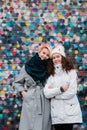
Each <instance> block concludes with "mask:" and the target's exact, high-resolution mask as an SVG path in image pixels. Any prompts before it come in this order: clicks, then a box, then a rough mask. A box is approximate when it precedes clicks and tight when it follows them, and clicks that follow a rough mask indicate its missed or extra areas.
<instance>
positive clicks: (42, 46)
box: [39, 43, 52, 55]
mask: <svg viewBox="0 0 87 130" xmlns="http://www.w3.org/2000/svg"><path fill="white" fill-rule="evenodd" d="M44 48H47V49H48V50H49V52H50V55H51V52H52V48H51V46H49V45H48V44H46V43H44V44H42V45H41V46H40V48H39V52H40V51H41V50H43V49H44Z"/></svg>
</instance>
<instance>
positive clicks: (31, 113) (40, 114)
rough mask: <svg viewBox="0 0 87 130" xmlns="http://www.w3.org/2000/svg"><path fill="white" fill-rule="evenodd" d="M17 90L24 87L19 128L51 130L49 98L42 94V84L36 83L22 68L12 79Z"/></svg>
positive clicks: (21, 129) (23, 129)
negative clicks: (25, 92) (24, 92)
mask: <svg viewBox="0 0 87 130" xmlns="http://www.w3.org/2000/svg"><path fill="white" fill-rule="evenodd" d="M14 87H15V90H16V91H17V92H20V91H23V90H25V89H26V88H28V89H27V90H28V91H27V94H26V95H25V97H24V98H23V106H22V112H21V118H20V124H19V130H51V116H50V100H49V99H46V98H45V96H44V94H43V86H42V85H41V84H39V83H38V84H37V83H36V82H35V81H34V80H33V79H32V78H31V76H30V75H28V74H27V73H26V71H25V69H24V68H22V70H21V72H20V74H19V75H18V76H17V77H16V79H15V81H14Z"/></svg>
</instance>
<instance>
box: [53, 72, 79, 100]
mask: <svg viewBox="0 0 87 130" xmlns="http://www.w3.org/2000/svg"><path fill="white" fill-rule="evenodd" d="M69 77H70V84H69V89H67V91H66V92H63V93H61V94H60V95H57V96H55V98H56V99H70V98H72V97H73V96H75V95H76V94H77V73H76V72H75V70H71V72H69Z"/></svg>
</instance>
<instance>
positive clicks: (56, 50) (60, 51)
mask: <svg viewBox="0 0 87 130" xmlns="http://www.w3.org/2000/svg"><path fill="white" fill-rule="evenodd" d="M55 53H58V54H60V55H62V56H64V57H65V56H66V55H65V49H64V47H63V46H62V45H58V46H57V47H55V48H54V49H53V50H52V53H51V57H52V56H53V54H55Z"/></svg>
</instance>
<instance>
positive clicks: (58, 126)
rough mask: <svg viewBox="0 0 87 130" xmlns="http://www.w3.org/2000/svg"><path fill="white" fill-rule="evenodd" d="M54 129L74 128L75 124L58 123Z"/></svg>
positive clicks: (65, 129)
mask: <svg viewBox="0 0 87 130" xmlns="http://www.w3.org/2000/svg"><path fill="white" fill-rule="evenodd" d="M54 130H73V124H56V125H54Z"/></svg>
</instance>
